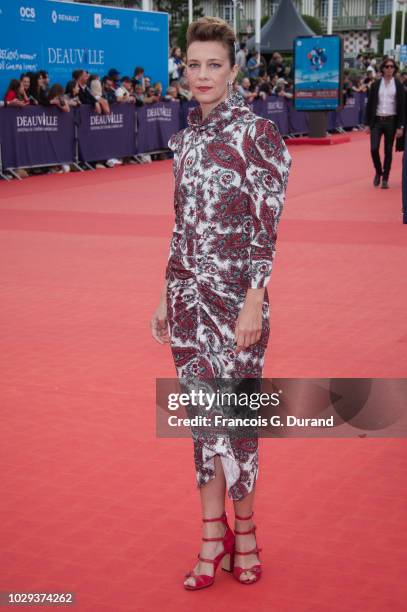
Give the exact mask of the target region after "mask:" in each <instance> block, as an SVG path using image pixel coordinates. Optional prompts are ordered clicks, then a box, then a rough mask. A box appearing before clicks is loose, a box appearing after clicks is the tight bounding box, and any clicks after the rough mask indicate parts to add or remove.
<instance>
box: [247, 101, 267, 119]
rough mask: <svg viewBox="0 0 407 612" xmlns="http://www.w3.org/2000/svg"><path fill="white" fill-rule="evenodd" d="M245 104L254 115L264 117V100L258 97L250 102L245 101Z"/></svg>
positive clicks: (265, 112) (265, 113)
mask: <svg viewBox="0 0 407 612" xmlns="http://www.w3.org/2000/svg"><path fill="white" fill-rule="evenodd" d="M247 106H248V107H249V108H250V110H251V111H252V112H253V113H254V114H255V115H258V116H259V117H266V115H267V110H266V102H265V100H262V99H260V98H258V99H257V100H253V102H251V103H249V102H247Z"/></svg>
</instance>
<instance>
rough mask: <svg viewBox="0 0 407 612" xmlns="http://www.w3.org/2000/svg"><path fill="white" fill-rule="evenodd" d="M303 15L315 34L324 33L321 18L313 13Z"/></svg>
mask: <svg viewBox="0 0 407 612" xmlns="http://www.w3.org/2000/svg"><path fill="white" fill-rule="evenodd" d="M301 17H302V18H303V20H304V21H305V23H306V24H307V26H308V27H309V28H311V30H312V31H313V32H314V34H318V35H319V34H323V33H324V29H323V27H322V24H321V22H320V21H319V19H317V18H316V17H313V16H312V15H301Z"/></svg>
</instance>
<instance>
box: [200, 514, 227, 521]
mask: <svg viewBox="0 0 407 612" xmlns="http://www.w3.org/2000/svg"><path fill="white" fill-rule="evenodd" d="M225 518H226V512H223V514H222V516H219V517H217V518H203V519H202V520H203V522H204V523H210V522H212V521H223V520H225Z"/></svg>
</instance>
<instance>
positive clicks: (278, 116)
mask: <svg viewBox="0 0 407 612" xmlns="http://www.w3.org/2000/svg"><path fill="white" fill-rule="evenodd" d="M264 102H265V115H264V116H265V117H266V118H267V119H271V120H272V121H274V123H275V124H276V125H277V127H278V129H279V132H280V134H281V135H282V136H286V135H287V134H288V133H289V129H288V112H287V101H286V99H285V98H283V97H282V96H267V98H266V99H265V101H264Z"/></svg>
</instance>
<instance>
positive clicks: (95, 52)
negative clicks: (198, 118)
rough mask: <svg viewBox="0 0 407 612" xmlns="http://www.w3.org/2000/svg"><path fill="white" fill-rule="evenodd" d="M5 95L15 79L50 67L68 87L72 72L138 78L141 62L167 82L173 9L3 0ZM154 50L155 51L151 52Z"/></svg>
mask: <svg viewBox="0 0 407 612" xmlns="http://www.w3.org/2000/svg"><path fill="white" fill-rule="evenodd" d="M0 32H1V36H0V97H1V98H3V96H4V93H5V91H6V88H7V86H8V83H9V81H10V79H15V78H20V76H21V74H22V73H23V72H28V71H37V70H41V69H43V70H47V72H48V73H49V75H50V82H51V85H52V84H53V83H60V84H61V85H63V86H65V84H66V82H67V81H69V80H70V79H71V78H72V71H73V70H77V69H79V68H84V69H86V70H87V71H88V72H90V73H94V74H98V75H99V76H103V75H105V74H106V73H107V72H108V71H109V69H110V68H116V69H117V70H118V71H119V72H120V73H121V75H122V76H125V75H128V76H130V77H132V76H133V73H134V68H135V67H136V66H142V67H143V68H144V70H145V74H146V76H149V77H150V78H151V81H152V82H153V83H154V82H155V81H160V82H161V83H162V85H163V90H164V91H166V88H167V86H168V45H169V42H168V13H160V12H157V11H154V12H146V11H140V10H134V9H123V8H112V7H107V6H99V5H96V4H94V5H87V4H79V3H73V2H56V1H54V0H28V1H27V2H22V1H21V0H17V1H15V0H0ZM152 49H153V50H154V53H152V52H151V50H152Z"/></svg>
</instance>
